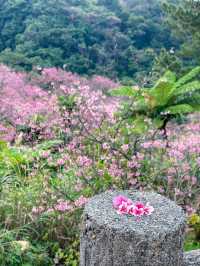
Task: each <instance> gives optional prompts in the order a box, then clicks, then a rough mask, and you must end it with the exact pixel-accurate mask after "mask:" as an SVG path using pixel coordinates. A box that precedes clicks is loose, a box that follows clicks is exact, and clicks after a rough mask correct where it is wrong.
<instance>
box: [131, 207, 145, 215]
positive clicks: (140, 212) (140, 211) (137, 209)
mask: <svg viewBox="0 0 200 266" xmlns="http://www.w3.org/2000/svg"><path fill="white" fill-rule="evenodd" d="M128 214H130V215H133V216H142V215H143V214H144V208H140V206H139V205H138V206H136V205H131V206H130V208H129V210H128Z"/></svg>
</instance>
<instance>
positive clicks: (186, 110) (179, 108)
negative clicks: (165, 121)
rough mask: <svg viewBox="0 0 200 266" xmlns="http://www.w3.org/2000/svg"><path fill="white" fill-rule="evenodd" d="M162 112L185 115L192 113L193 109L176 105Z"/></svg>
mask: <svg viewBox="0 0 200 266" xmlns="http://www.w3.org/2000/svg"><path fill="white" fill-rule="evenodd" d="M164 112H169V113H170V114H174V115H175V114H187V113H192V112H194V108H193V107H192V106H191V105H189V104H178V105H174V106H171V107H168V108H166V109H165V110H164Z"/></svg>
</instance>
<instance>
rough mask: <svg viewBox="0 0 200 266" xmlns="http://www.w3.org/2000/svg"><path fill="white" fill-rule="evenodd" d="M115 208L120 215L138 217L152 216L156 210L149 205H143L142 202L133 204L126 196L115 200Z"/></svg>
mask: <svg viewBox="0 0 200 266" xmlns="http://www.w3.org/2000/svg"><path fill="white" fill-rule="evenodd" d="M113 206H114V208H115V209H117V213H118V214H129V215H133V216H136V217H141V216H143V215H151V214H152V212H153V211H154V208H153V207H152V206H150V204H149V203H147V204H143V203H142V202H136V203H133V202H132V201H131V200H130V199H128V198H127V197H125V196H122V195H120V196H117V197H115V198H114V199H113Z"/></svg>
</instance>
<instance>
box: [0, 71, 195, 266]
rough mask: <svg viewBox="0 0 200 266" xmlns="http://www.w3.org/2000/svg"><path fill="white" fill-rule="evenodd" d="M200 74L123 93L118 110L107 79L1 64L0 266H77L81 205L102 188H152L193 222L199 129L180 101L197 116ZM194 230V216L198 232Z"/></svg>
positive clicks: (170, 76)
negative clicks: (21, 70) (32, 71)
mask: <svg viewBox="0 0 200 266" xmlns="http://www.w3.org/2000/svg"><path fill="white" fill-rule="evenodd" d="M199 72H200V68H196V69H195V70H193V71H191V72H190V73H189V74H188V75H186V76H184V77H183V78H182V79H180V80H179V81H177V82H176V77H175V75H174V74H173V73H170V74H169V73H168V75H165V77H164V78H162V79H160V80H159V81H158V83H157V84H156V86H155V87H154V88H153V89H151V90H150V89H149V91H148V92H147V91H146V90H145V89H144V90H143V91H138V90H139V88H129V89H128V90H126V92H127V91H128V94H129V93H130V92H131V95H132V96H131V97H130V96H127V95H126V97H125V98H126V99H127V100H126V103H125V104H124V105H123V106H122V107H120V111H119V112H117V110H119V106H121V101H122V100H121V99H119V98H118V97H119V96H115V97H117V98H115V97H112V98H109V97H111V96H108V95H111V94H109V93H107V92H108V91H109V90H111V89H112V88H113V86H117V85H116V84H114V83H113V82H111V81H110V80H107V79H102V78H100V79H99V78H98V79H97V78H96V79H95V80H90V81H89V80H86V79H81V78H79V77H77V76H75V75H72V74H71V73H66V72H64V71H63V70H59V69H44V70H43V71H42V73H39V74H37V75H35V76H34V75H33V76H31V74H25V73H23V74H22V73H16V72H13V71H12V70H10V69H8V68H7V67H4V66H0V80H1V84H2V87H1V90H2V95H3V96H2V97H1V99H0V115H1V116H0V119H1V121H0V136H1V139H2V140H1V141H0V192H1V193H0V265H2V266H7V265H9V266H40V265H41V266H46V265H47V266H55V265H59V266H64V265H67V266H76V265H78V264H79V228H80V221H81V213H82V210H83V207H84V204H85V203H86V202H87V200H88V199H89V198H90V197H92V196H93V195H95V194H98V193H101V192H103V191H105V190H109V189H114V190H115V189H122V190H123V189H134V190H141V191H145V190H154V191H156V192H158V193H160V194H162V195H164V196H166V197H168V198H170V199H172V200H174V201H175V202H176V203H177V204H179V205H180V206H182V207H183V208H184V210H185V211H186V212H187V214H188V216H190V215H191V214H193V213H197V214H198V213H199V190H200V148H199V147H200V134H199V133H200V123H199V119H198V117H197V119H195V117H193V118H192V120H191V119H190V118H189V117H187V116H186V115H184V116H183V114H179V112H182V110H183V108H182V107H183V105H182V101H183V104H184V101H185V100H186V99H187V101H188V102H187V104H188V105H190V107H191V108H188V109H187V112H188V111H191V110H197V108H198V102H197V100H198V99H199V98H198V99H197V97H196V93H197V92H198V90H199V89H200V83H199V82H198V81H197V78H198V74H199ZM171 79H172V80H171ZM193 79H195V81H192V80H193ZM180 84H184V87H182V89H181V86H180ZM194 85H195V89H194V90H193V93H195V94H193V93H192V94H191V93H189V94H188V90H190V89H191V87H192V86H194ZM100 88H101V91H100ZM163 89H165V90H170V91H169V95H168V94H162V90H163ZM177 90H178V91H177ZM105 92H106V93H105ZM121 92H122V91H121V90H119V93H121ZM143 92H144V93H143ZM175 92H177V94H178V96H177V97H178V98H176V93H175ZM172 94H173V97H172ZM136 95H137V97H136ZM169 96H170V97H169ZM134 97H136V98H134ZM161 97H164V100H163V105H162V108H161V106H160V103H159V102H161V101H160V98H161ZM189 97H190V98H189ZM122 98H123V97H122ZM194 98H195V99H194ZM134 100H137V101H135V104H133V103H134ZM193 100H195V102H194V101H193ZM168 101H170V103H168ZM176 103H177V105H179V107H178V106H176V108H175V109H174V108H173V112H172V113H171V114H170V116H169V112H170V110H172V109H171V107H170V109H167V106H171V105H172V106H174V104H176ZM180 105H181V106H180ZM184 106H185V105H184ZM180 107H181V108H180ZM193 107H194V109H193ZM149 110H151V112H149ZM162 110H163V111H162ZM163 112H164V113H163ZM177 112H178V113H177ZM156 118H157V119H156ZM177 118H178V119H177ZM182 118H183V119H182ZM166 119H167V120H166ZM168 120H170V121H171V122H170V124H169V125H166V122H168ZM163 126H164V127H163ZM198 224H199V218H198V215H196V216H195V219H194V220H192V225H194V226H195V227H194V228H195V230H196V232H197V234H198V232H199V229H198V228H199V225H198ZM191 243H193V244H191ZM190 247H192V248H193V247H195V244H194V242H192V241H191V240H187V241H186V249H188V248H190Z"/></svg>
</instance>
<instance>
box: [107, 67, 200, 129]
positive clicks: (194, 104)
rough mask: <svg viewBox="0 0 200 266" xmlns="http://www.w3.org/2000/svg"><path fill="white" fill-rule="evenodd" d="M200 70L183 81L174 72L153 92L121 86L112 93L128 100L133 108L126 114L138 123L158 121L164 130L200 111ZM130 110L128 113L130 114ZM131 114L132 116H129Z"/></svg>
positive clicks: (194, 70) (168, 74)
mask: <svg viewBox="0 0 200 266" xmlns="http://www.w3.org/2000/svg"><path fill="white" fill-rule="evenodd" d="M199 76H200V67H196V68H194V69H192V70H191V71H190V72H189V73H188V74H186V75H185V76H183V77H182V78H180V79H178V80H177V79H176V75H175V74H174V73H172V72H171V71H167V72H166V73H165V75H164V76H163V77H161V78H160V79H159V80H158V81H157V82H156V84H155V86H153V87H152V88H150V89H146V88H142V89H140V90H138V89H137V90H136V89H134V88H131V87H121V88H119V89H115V90H113V91H112V92H111V94H112V95H114V96H122V97H128V98H129V99H130V100H131V101H130V102H131V104H129V107H128V108H127V103H126V108H124V111H123V112H122V115H123V116H124V117H127V118H129V119H130V117H131V118H132V120H133V121H134V122H135V123H136V124H137V121H140V120H141V119H139V117H140V116H141V118H142V120H144V116H145V117H148V118H150V119H151V120H152V121H156V125H158V127H159V128H160V129H163V128H164V127H165V126H166V124H167V122H168V121H169V120H171V119H172V118H174V117H176V116H178V115H182V114H188V113H192V112H195V111H200V79H199ZM127 111H128V112H127ZM127 114H128V115H127Z"/></svg>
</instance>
